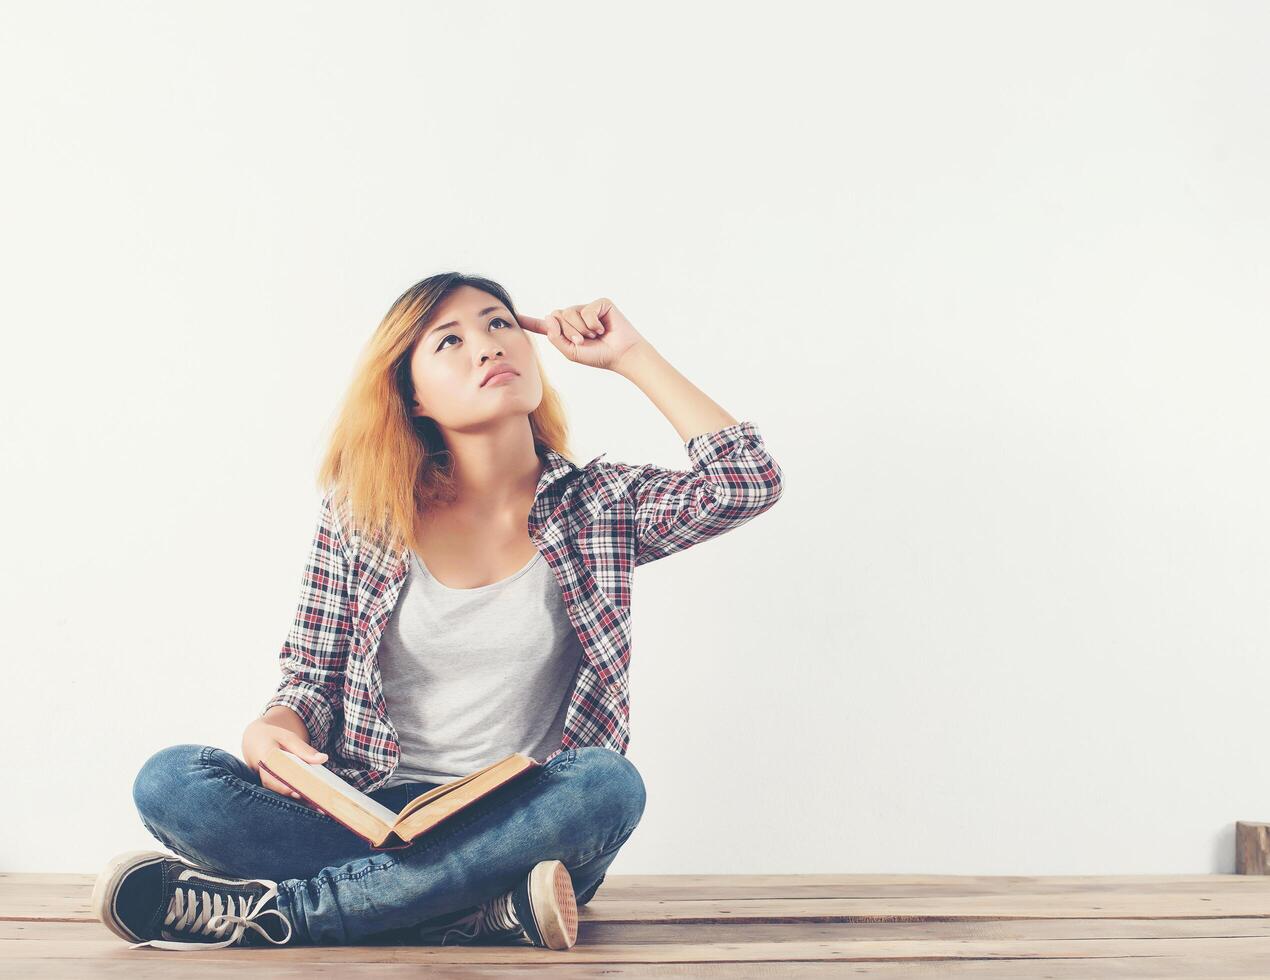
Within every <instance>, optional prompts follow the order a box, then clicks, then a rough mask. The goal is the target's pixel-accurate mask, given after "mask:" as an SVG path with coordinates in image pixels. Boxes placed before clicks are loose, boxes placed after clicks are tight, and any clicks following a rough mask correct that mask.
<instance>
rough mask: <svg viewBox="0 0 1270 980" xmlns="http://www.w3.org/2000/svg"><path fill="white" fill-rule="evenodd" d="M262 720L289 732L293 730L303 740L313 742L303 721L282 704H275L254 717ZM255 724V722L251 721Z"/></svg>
mask: <svg viewBox="0 0 1270 980" xmlns="http://www.w3.org/2000/svg"><path fill="white" fill-rule="evenodd" d="M256 721H263V722H264V723H265V724H268V725H277V726H278V727H279V728H285V729H286V730H287V731H289V732H295V734H297V735H299V736H300V737H301V738H302V739H304V740H305V742H307V743H309V744H310V745H312V744H313V737H312V736H311V735H310V734H309V730H308V729H307V728H305V727H304V721H303V720H302V719H301V718H300V716H299V715H298V714H296V713H295V712H294V711H293V710H292V709H290V708H288V707H287V706H286V705H283V704H275V705H274V706H273V707H272V708H270V709H269V710H268V711H266V712H265V713H264V714H263V715H261V716H260V717H259V718H257V719H256ZM252 724H255V722H252Z"/></svg>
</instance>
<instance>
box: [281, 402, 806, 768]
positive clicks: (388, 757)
mask: <svg viewBox="0 0 1270 980" xmlns="http://www.w3.org/2000/svg"><path fill="white" fill-rule="evenodd" d="M684 448H685V449H686V450H687V453H688V456H689V458H690V459H691V461H692V468H691V469H688V470H672V469H663V468H661V467H658V466H654V465H653V464H651V463H647V464H643V465H639V466H635V465H628V464H626V463H616V462H609V461H606V462H600V460H601V457H603V456H605V455H607V454H606V453H601V454H600V455H599V456H597V457H595V459H593V460H591V461H590V462H589V463H587V464H586V465H585V466H581V467H579V466H577V465H576V464H575V463H573V462H571V461H570V460H568V459H566V458H565V457H564V456H562V455H560V454H559V453H557V452H555V450H552V449H550V448H548V447H545V446H544V447H541V453H542V457H543V460H544V463H545V466H544V469H543V472H542V476H541V477H540V478H539V480H538V486H537V489H536V490H535V492H534V502H533V505H532V507H531V509H530V512H529V532H530V535H531V537H532V539H533V541H534V544H535V545H536V546H537V548H538V550H539V551H540V552H542V554H543V556H544V557H545V558H546V559H547V562H548V564H549V565H550V566H551V569H552V571H553V572H554V573H555V576H556V580H557V581H558V582H559V584H560V589H561V593H562V595H563V598H564V604H565V608H566V611H567V612H568V616H569V620H570V621H571V622H572V624H573V626H574V628H575V629H576V631H577V634H578V638H579V639H580V640H581V642H582V648H583V657H582V661H581V664H580V666H579V668H578V671H577V675H576V677H575V680H574V683H573V690H572V693H571V694H570V698H569V704H568V707H567V710H566V714H565V722H564V737H563V739H562V743H561V746H560V748H558V749H556V750H555V751H554V752H552V753H551V755H549V756H547V759H552V758H554V757H555V756H556V755H558V754H559V753H561V752H563V751H564V750H565V749H567V748H571V747H577V746H583V745H604V746H608V747H609V748H612V749H614V750H616V751H618V752H621V753H622V754H625V753H626V747H627V744H628V742H629V741H630V720H629V719H630V707H629V698H628V682H627V668H628V666H629V664H630V651H631V584H632V576H633V573H634V569H635V566H637V565H643V564H646V563H648V562H650V561H656V560H657V559H658V558H664V557H666V556H667V555H672V554H674V553H675V552H678V551H683V550H684V549H686V548H691V547H692V546H693V545H695V544H699V543H700V542H702V541H706V540H709V539H710V538H712V537H715V536H716V535H719V534H722V533H724V532H725V531H730V530H731V529H732V528H734V527H738V526H739V525H741V524H744V523H745V522H746V521H748V520H750V519H751V518H753V517H757V516H758V515H759V514H761V513H763V512H764V511H765V510H767V509H768V508H769V507H771V506H772V504H774V503H776V501H777V500H778V499H779V498H780V495H781V487H782V475H781V468H780V466H779V465H778V464H777V463H776V461H775V460H774V459H772V457H771V456H770V455H769V454H768V451H767V448H766V447H765V446H764V444H763V439H762V437H761V436H760V435H759V432H758V429H757V428H756V427H755V426H754V423H752V422H737V423H735V424H733V425H729V426H726V427H724V428H722V429H719V430H717V431H715V432H705V433H702V434H700V435H697V436H694V437H693V438H692V439H690V440H688V442H686V443H684ZM331 501H332V494H330V493H327V494H326V495H325V496H324V497H323V499H322V506H321V515H320V518H319V521H318V526H317V531H316V534H315V535H314V538H313V544H312V546H311V549H310V552H309V557H308V561H307V563H306V565H305V569H304V576H303V580H302V590H301V594H300V603H299V608H298V609H297V610H296V614H295V621H294V623H293V625H292V626H291V629H290V632H289V633H288V635H287V638H286V642H285V643H284V644H283V646H282V651H281V653H280V654H279V661H280V665H281V668H282V682H281V683H280V684H279V685H278V690H277V693H275V694H274V696H273V697H272V698H271V699H270V700H269V702H268V703H267V704H266V705H265V707H264V709H263V710H262V711H261V714H262V715H263V714H264V713H265V712H266V711H268V710H269V709H270V708H272V707H274V706H275V705H285V706H286V707H288V708H291V709H292V710H294V711H295V712H296V713H297V714H298V715H299V716H300V718H301V719H302V720H303V721H304V724H305V727H306V728H307V729H308V731H309V737H310V740H311V744H312V745H313V746H314V747H316V748H318V749H319V750H323V751H325V752H327V754H328V759H327V762H326V767H327V768H328V769H330V770H331V771H332V772H334V773H336V774H337V775H338V776H340V777H341V778H343V779H345V780H347V781H348V782H349V783H351V784H353V785H354V786H356V787H357V788H358V789H359V790H361V791H362V792H371V791H373V790H375V789H378V788H379V787H380V786H382V785H383V784H384V783H386V782H387V781H388V778H389V776H390V775H391V774H392V771H393V769H394V768H395V767H396V765H397V763H398V761H399V759H400V750H399V746H398V742H397V733H396V730H395V729H394V728H393V725H392V722H391V721H389V719H388V714H387V711H386V710H385V706H384V698H383V692H382V689H381V677H380V672H379V669H378V667H377V666H376V662H375V651H376V648H377V647H378V645H379V640H380V637H381V636H382V635H383V632H384V628H385V626H386V625H387V623H388V620H389V617H390V616H391V615H392V611H393V606H394V604H395V603H396V601H397V596H398V595H399V594H400V592H401V587H402V585H403V583H404V582H405V579H406V575H407V573H408V571H409V568H410V551H409V549H408V548H406V549H403V550H402V551H400V552H396V553H391V552H388V551H387V550H386V549H383V548H381V547H378V546H375V547H372V546H371V544H370V543H369V542H366V541H364V540H362V539H361V536H360V535H359V534H358V533H357V532H356V531H353V532H352V533H350V532H349V531H348V527H349V521H348V519H347V518H348V514H347V511H346V510H344V509H336V510H333V509H332V504H331ZM547 759H544V760H542V761H544V762H545V761H547Z"/></svg>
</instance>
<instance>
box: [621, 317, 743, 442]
mask: <svg viewBox="0 0 1270 980" xmlns="http://www.w3.org/2000/svg"><path fill="white" fill-rule="evenodd" d="M613 371H614V373H616V374H620V375H621V376H622V377H624V378H626V379H627V380H628V381H630V382H632V383H633V384H634V385H635V386H636V387H637V388H639V390H640V391H642V392H643V393H644V394H645V395H647V396H648V398H649V400H650V401H652V403H653V404H654V405H656V406H657V408H658V409H659V410H660V411H661V413H662V414H663V415H664V416H666V418H667V419H668V420H669V421H670V424H671V425H673V426H674V427H675V429H676V430H678V432H679V437H680V438H681V439H682V440H683V441H684V442H688V441H689V440H690V439H691V438H692V437H693V436H698V435H701V434H702V433H703V432H717V431H719V429H722V428H724V427H725V426H729V425H735V424H736V419H734V418H733V417H732V416H731V415H729V414H728V413H727V412H726V411H724V410H723V408H722V407H721V406H720V405H719V404H718V403H717V402H715V401H714V399H712V398H711V397H710V396H709V395H707V394H706V393H705V392H704V391H702V390H701V389H700V388H698V387H697V386H696V385H694V384H693V383H692V382H691V381H689V380H688V379H687V378H685V377H684V376H683V375H682V374H680V373H679V371H678V370H676V369H675V367H674V365H672V364H671V363H670V362H669V361H668V360H666V359H665V358H664V357H662V356H661V354H660V353H658V351H657V350H656V348H654V347H653V346H652V345H650V344H649V343H648V342H647V341H642V342H641V343H639V344H636V345H635V346H634V347H632V348H631V349H630V350H629V351H627V352H626V353H625V354H623V355H622V357H621V358H620V359H619V360H618V362H617V364H615V365H614V366H613Z"/></svg>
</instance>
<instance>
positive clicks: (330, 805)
mask: <svg viewBox="0 0 1270 980" xmlns="http://www.w3.org/2000/svg"><path fill="white" fill-rule="evenodd" d="M541 765H542V763H541V762H539V761H538V760H536V759H533V758H530V757H529V756H527V755H523V754H521V753H519V752H514V753H512V754H511V755H509V756H507V758H505V759H500V760H499V761H498V762H495V763H492V764H490V765H488V766H485V767H484V768H482V769H478V770H476V772H472V773H468V774H467V775H466V776H463V777H461V778H459V779H454V780H451V781H450V782H448V783H442V784H441V785H440V786H435V787H433V788H432V789H430V790H428V791H427V792H426V793H424V794H422V795H420V796H417V797H415V798H414V799H413V800H411V801H410V802H409V803H407V804H406V806H405V807H404V808H403V809H402V811H401V812H400V813H393V811H392V810H389V809H388V807H386V806H384V805H383V804H382V803H379V802H378V801H376V800H374V799H372V798H371V797H369V796H367V795H366V794H365V793H363V792H361V790H359V789H357V787H355V786H352V785H350V784H349V783H348V782H346V781H345V780H343V779H341V778H340V777H339V776H337V775H335V773H333V772H331V770H329V769H327V768H326V766H324V765H321V764H320V763H316V762H306V761H305V760H304V759H301V758H300V757H299V756H298V755H296V754H294V753H293V752H288V751H287V750H286V749H284V748H282V747H281V746H278V747H277V748H275V749H273V750H272V751H271V752H270V753H269V754H268V755H266V756H265V757H264V758H263V759H261V760H260V767H261V768H262V769H267V770H268V771H269V772H270V773H272V774H273V776H274V778H276V779H277V780H279V781H280V782H283V783H286V784H287V785H288V786H290V787H291V789H293V790H295V792H297V793H299V794H300V795H301V796H302V797H304V799H306V800H308V801H309V802H310V803H311V804H313V806H314V808H315V809H317V810H318V811H319V812H321V813H325V814H326V815H327V816H328V817H331V818H332V819H334V820H338V821H339V822H340V823H342V824H343V825H344V826H345V827H347V828H348V829H349V830H351V831H352V832H353V833H355V834H357V835H358V836H359V837H362V838H364V839H365V840H366V842H367V843H369V844H370V846H371V849H372V850H375V851H400V850H402V849H404V848H407V847H410V846H411V845H412V844H413V843H414V842H415V840H416V839H417V838H418V837H419V836H421V835H422V834H426V833H427V832H428V831H429V830H431V829H432V828H433V827H435V826H436V825H437V824H439V823H441V822H442V821H443V820H445V819H446V818H447V817H450V816H452V815H453V814H455V813H458V812H459V811H460V810H462V809H463V808H464V807H467V806H470V805H471V804H473V803H475V802H476V801H477V800H479V799H481V798H482V797H484V796H487V795H489V794H490V793H492V792H493V791H494V790H496V789H498V788H499V787H500V786H503V785H506V784H507V783H509V782H511V781H512V780H514V779H517V778H519V777H520V776H522V775H524V774H525V773H527V772H532V771H533V770H534V769H537V768H538V767H540V766H541Z"/></svg>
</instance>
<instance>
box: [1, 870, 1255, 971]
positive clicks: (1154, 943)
mask: <svg viewBox="0 0 1270 980" xmlns="http://www.w3.org/2000/svg"><path fill="white" fill-rule="evenodd" d="M93 878H94V876H93V875H91V874H86V875H73V874H46V875H36V874H0V930H2V932H0V941H2V942H3V947H2V948H0V977H23V978H27V977H30V978H38V977H59V978H60V977H71V978H80V977H95V976H118V977H124V976H126V977H129V978H137V980H143V978H147V977H179V978H187V977H193V978H198V977H228V976H232V975H233V971H235V970H236V969H241V968H243V967H247V969H249V971H250V976H252V977H273V976H279V977H300V976H302V975H303V976H306V977H307V976H316V975H329V976H339V977H371V976H374V977H376V978H379V977H394V978H395V977H412V978H414V977H418V976H420V975H421V974H422V973H424V972H428V971H438V972H439V973H440V975H442V976H457V977H467V976H473V977H490V976H499V977H502V976H510V975H512V974H513V973H530V972H535V971H539V970H541V971H550V972H549V973H547V975H548V976H550V977H553V978H554V977H584V976H585V977H589V976H599V975H601V974H602V975H604V976H607V977H626V976H658V977H666V976H671V977H673V976H694V977H696V976H704V977H727V978H732V977H747V976H754V977H770V976H791V977H850V976H869V977H882V978H888V977H941V978H942V977H997V978H1011V980H1015V978H1019V980H1022V978H1033V977H1035V978H1041V977H1046V978H1067V977H1097V978H1116V977H1153V978H1176V977H1203V978H1234V977H1246V978H1250V980H1251V978H1256V980H1266V978H1268V977H1270V876H1266V875H1242V874H1240V875H1164V876H1157V875H1132V876H1125V877H1074V876H1073V877H1067V876H1063V877H987V876H985V877H969V876H967V877H962V876H953V875H947V876H942V875H936V876H926V875H655V876H640V875H626V876H623V875H610V876H609V877H608V878H607V879H606V880H605V882H604V884H603V885H602V886H601V888H600V891H599V892H598V893H597V894H596V896H595V897H594V898H593V899H592V901H591V903H590V904H589V905H586V906H583V908H582V909H581V910H580V913H581V927H580V930H579V936H578V944H577V945H576V946H575V947H574V948H573V949H570V950H567V951H564V952H555V951H552V950H546V949H534V948H525V947H499V946H459V947H455V946H444V947H443V946H360V947H359V946H320V947H319V946H308V947H280V948H277V949H259V950H257V949H241V948H233V949H220V950H208V951H207V952H206V953H204V952H196V953H184V952H173V951H169V950H157V949H138V950H131V949H129V948H128V945H127V944H126V943H124V942H123V941H122V940H120V939H118V938H116V937H115V936H114V934H113V933H110V932H108V931H107V930H106V928H105V927H104V926H103V925H102V924H101V923H100V922H98V921H97V920H95V919H94V918H93V917H92V915H91V913H90V912H89V895H90V892H91V890H92V884H93Z"/></svg>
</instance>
